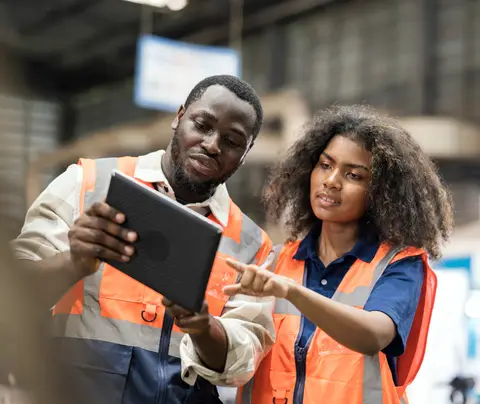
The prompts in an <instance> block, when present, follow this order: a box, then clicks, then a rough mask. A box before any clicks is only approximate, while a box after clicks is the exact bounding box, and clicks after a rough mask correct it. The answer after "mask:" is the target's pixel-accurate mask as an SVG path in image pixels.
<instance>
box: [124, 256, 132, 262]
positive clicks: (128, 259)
mask: <svg viewBox="0 0 480 404" xmlns="http://www.w3.org/2000/svg"><path fill="white" fill-rule="evenodd" d="M122 261H124V262H127V261H130V257H126V256H125V255H122Z"/></svg>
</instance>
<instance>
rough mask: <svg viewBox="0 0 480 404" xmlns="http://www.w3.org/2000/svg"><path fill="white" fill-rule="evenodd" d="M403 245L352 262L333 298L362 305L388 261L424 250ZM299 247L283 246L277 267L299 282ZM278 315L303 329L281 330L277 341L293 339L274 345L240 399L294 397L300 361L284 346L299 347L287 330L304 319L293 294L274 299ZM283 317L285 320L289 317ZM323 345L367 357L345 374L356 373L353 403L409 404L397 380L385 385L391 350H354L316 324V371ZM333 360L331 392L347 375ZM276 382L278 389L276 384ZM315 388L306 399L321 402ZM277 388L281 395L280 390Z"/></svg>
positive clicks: (246, 403)
mask: <svg viewBox="0 0 480 404" xmlns="http://www.w3.org/2000/svg"><path fill="white" fill-rule="evenodd" d="M399 251H400V249H399V248H388V247H386V246H384V245H383V246H381V247H380V248H379V251H377V254H376V256H375V258H374V260H372V263H371V264H369V263H363V262H361V261H359V262H357V263H356V264H354V265H357V266H356V267H355V268H354V267H353V266H352V268H351V269H353V271H352V272H351V274H347V277H348V279H347V278H345V279H344V281H342V282H343V287H342V284H341V285H340V286H339V288H338V289H337V291H336V293H335V294H334V295H333V297H332V300H335V301H338V302H341V303H343V304H347V305H350V306H353V307H358V308H363V306H364V305H365V303H366V302H367V300H368V298H369V296H370V294H371V292H372V291H373V289H374V287H375V284H376V283H377V281H378V279H380V277H381V276H382V274H383V273H384V271H385V269H386V268H387V267H388V265H389V264H390V263H391V262H392V261H395V260H396V259H397V258H398V257H399V256H402V257H403V256H405V255H407V256H408V255H419V252H420V253H421V251H420V250H415V249H412V250H410V252H407V253H405V250H404V251H402V253H400V254H399ZM295 252H296V248H292V246H290V248H288V247H285V251H284V252H283V255H282V254H281V257H280V259H279V262H278V268H277V270H276V272H279V273H280V274H282V275H284V276H285V275H290V276H292V278H294V277H295V276H296V277H298V279H296V280H297V282H298V281H300V280H301V279H302V273H304V272H303V271H304V263H303V262H300V261H296V260H294V259H293V258H292V257H293V255H294V253H295ZM285 260H287V261H285ZM296 265H298V266H296ZM300 265H301V266H300ZM358 265H359V266H358ZM372 265H373V267H372ZM285 269H286V271H285ZM427 272H428V271H427ZM275 315H276V316H277V317H276V318H278V319H279V320H278V321H280V323H278V324H286V321H287V318H290V319H291V320H289V321H291V322H289V323H288V324H292V327H297V328H298V329H294V328H292V329H291V331H289V329H286V330H285V331H284V332H283V333H282V332H280V333H279V335H277V342H276V344H281V343H282V341H281V340H280V339H281V338H285V337H287V340H289V341H290V342H289V343H288V344H287V345H285V346H282V347H281V348H278V350H277V351H276V350H275V349H274V350H272V352H271V353H270V354H269V357H267V358H266V359H265V360H264V362H262V364H261V365H260V368H259V369H258V370H257V373H256V375H255V376H254V377H253V378H252V379H251V380H250V381H249V382H248V383H247V384H246V385H244V386H243V387H242V388H240V389H239V394H238V395H237V404H252V403H253V401H255V402H256V401H258V402H260V401H261V402H263V401H265V402H267V401H268V402H271V400H272V397H273V401H274V402H275V397H277V399H276V402H281V403H283V400H281V399H280V398H283V397H286V396H288V397H289V400H290V399H291V396H292V394H293V387H294V386H293V385H291V384H290V382H289V380H291V379H290V377H292V376H290V375H292V373H293V374H294V373H295V363H294V362H295V361H292V359H290V358H293V353H292V354H289V355H287V356H285V354H284V353H282V352H285V349H287V350H290V349H292V350H293V349H294V347H293V346H290V344H293V342H292V340H291V339H290V338H291V337H289V336H287V335H286V334H285V333H287V334H288V335H295V336H296V335H297V334H298V332H299V328H300V325H299V324H300V320H293V319H294V318H298V317H300V316H301V313H300V311H299V310H298V309H297V308H296V307H295V306H294V305H293V304H291V303H290V302H289V301H288V300H286V299H277V300H276V302H275ZM283 316H287V317H285V320H283V318H284V317H283ZM283 321H285V323H284V322H283ZM293 324H295V326H293ZM289 327H290V326H289ZM291 333H293V334H291ZM287 340H285V341H287ZM315 342H317V345H316V346H315V347H313V345H314V344H315ZM312 347H313V348H312ZM313 349H315V353H313V352H310V351H312V350H313ZM322 350H324V351H325V354H328V353H329V352H330V351H331V352H332V354H333V357H338V358H340V357H343V360H345V359H346V360H347V361H348V358H349V356H350V353H352V354H354V355H355V357H353V356H352V358H353V359H352V361H354V362H355V363H358V364H360V359H361V360H362V362H363V364H362V367H361V368H360V369H357V370H356V372H358V373H355V376H352V375H351V372H349V371H348V370H346V374H348V375H349V376H346V380H349V377H354V379H351V380H352V381H351V384H350V387H349V388H350V389H352V391H355V395H356V396H355V398H354V397H351V400H352V401H351V402H352V403H353V402H355V403H356V404H360V403H361V404H383V403H389V404H390V403H402V404H406V403H408V401H407V399H406V397H405V396H403V397H401V396H402V395H403V394H402V392H401V391H400V390H398V389H396V388H395V387H394V386H393V383H391V381H390V382H389V383H390V384H391V385H392V387H390V388H388V389H387V391H384V388H385V385H390V384H388V383H387V384H384V381H385V380H386V379H385V378H388V377H389V375H390V373H389V372H390V370H389V369H388V363H387V360H386V356H385V355H384V354H383V353H379V354H377V355H374V356H366V355H361V354H357V353H353V352H352V351H350V350H348V349H347V348H344V347H342V346H341V345H339V344H338V343H336V342H335V341H334V340H332V339H331V338H330V337H328V336H327V335H326V334H325V333H323V332H322V331H321V330H318V329H317V330H316V334H315V336H314V339H313V340H312V344H311V345H310V347H309V352H310V354H309V356H308V359H307V363H309V361H310V370H311V371H312V372H315V370H313V369H314V368H315V363H316V362H315V361H317V359H316V357H317V355H321V353H320V352H322ZM344 350H345V354H343V351H344ZM275 354H277V355H281V356H278V357H275V358H276V361H274V359H272V355H275ZM345 355H346V356H345ZM278 358H281V359H278ZM326 358H328V355H327V356H326V357H325V359H326ZM356 358H358V359H356ZM325 359H319V364H320V363H321V364H325V363H329V362H325ZM332 360H334V362H332V365H333V368H332V369H335V370H332V371H333V372H334V375H335V376H333V377H334V379H332V380H331V382H332V383H333V384H332V385H331V386H330V387H324V388H326V389H327V390H326V391H329V392H330V393H329V394H332V393H334V392H333V390H330V389H332V388H333V387H332V386H334V385H335V381H336V382H337V383H340V384H342V383H345V380H342V378H341V377H342V376H341V373H342V371H341V368H337V366H338V364H337V363H336V362H335V361H336V360H335V359H332ZM312 361H314V362H312ZM290 362H292V363H290ZM274 363H276V365H274ZM340 363H341V362H340ZM323 366H328V365H323ZM308 368H309V367H308V366H307V372H308ZM318 369H321V368H317V370H318ZM328 371H329V370H327V374H328ZM321 372H322V371H321ZM339 372H340V374H339ZM320 374H321V375H322V376H312V377H313V378H315V377H320V379H321V380H325V381H327V380H328V376H326V375H325V374H323V373H320ZM324 377H327V379H324ZM357 381H358V382H360V383H361V387H360V386H358V383H357ZM312 383H313V384H312ZM347 384H348V383H347ZM309 385H310V386H314V385H315V383H314V382H313V379H312V382H311V383H310V384H309V383H306V384H305V385H304V386H305V387H304V388H307V387H308V386H309ZM352 386H353V387H352ZM355 386H357V387H355ZM277 388H278V389H279V390H275V389H277ZM338 388H339V389H342V388H341V387H338ZM282 389H285V390H287V391H288V392H289V394H287V391H282ZM310 389H311V390H310V391H309V396H308V401H304V403H305V404H311V403H312V402H316V401H312V394H313V395H315V388H314V387H310ZM312 389H313V390H312ZM272 391H273V392H272ZM312 391H313V393H312ZM277 393H278V395H276V394H277ZM399 397H401V398H399ZM324 398H326V397H318V399H324ZM332 399H333V397H332ZM335 399H336V400H338V399H339V398H338V397H335ZM304 400H307V399H306V398H304ZM342 402H343V401H342ZM289 404H291V403H289ZM293 404H300V403H293Z"/></svg>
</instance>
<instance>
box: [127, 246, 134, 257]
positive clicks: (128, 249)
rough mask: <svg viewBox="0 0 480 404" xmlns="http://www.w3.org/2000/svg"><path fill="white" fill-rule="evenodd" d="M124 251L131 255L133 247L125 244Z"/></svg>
mask: <svg viewBox="0 0 480 404" xmlns="http://www.w3.org/2000/svg"><path fill="white" fill-rule="evenodd" d="M125 252H126V253H127V254H128V255H133V252H134V249H133V247H130V246H126V247H125Z"/></svg>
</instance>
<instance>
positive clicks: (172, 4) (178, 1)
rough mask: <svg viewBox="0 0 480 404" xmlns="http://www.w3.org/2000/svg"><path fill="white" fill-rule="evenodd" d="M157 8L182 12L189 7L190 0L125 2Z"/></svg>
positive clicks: (138, 0)
mask: <svg viewBox="0 0 480 404" xmlns="http://www.w3.org/2000/svg"><path fill="white" fill-rule="evenodd" d="M124 1H129V2H131V3H137V4H143V5H146V6H152V7H157V8H163V7H167V8H168V9H169V10H171V11H180V10H182V9H184V8H185V7H186V6H187V5H188V0H124Z"/></svg>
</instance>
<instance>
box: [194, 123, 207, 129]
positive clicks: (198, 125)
mask: <svg viewBox="0 0 480 404" xmlns="http://www.w3.org/2000/svg"><path fill="white" fill-rule="evenodd" d="M193 124H194V125H195V127H196V128H197V129H198V130H205V129H206V128H207V127H206V125H205V124H203V123H202V122H198V121H193Z"/></svg>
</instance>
